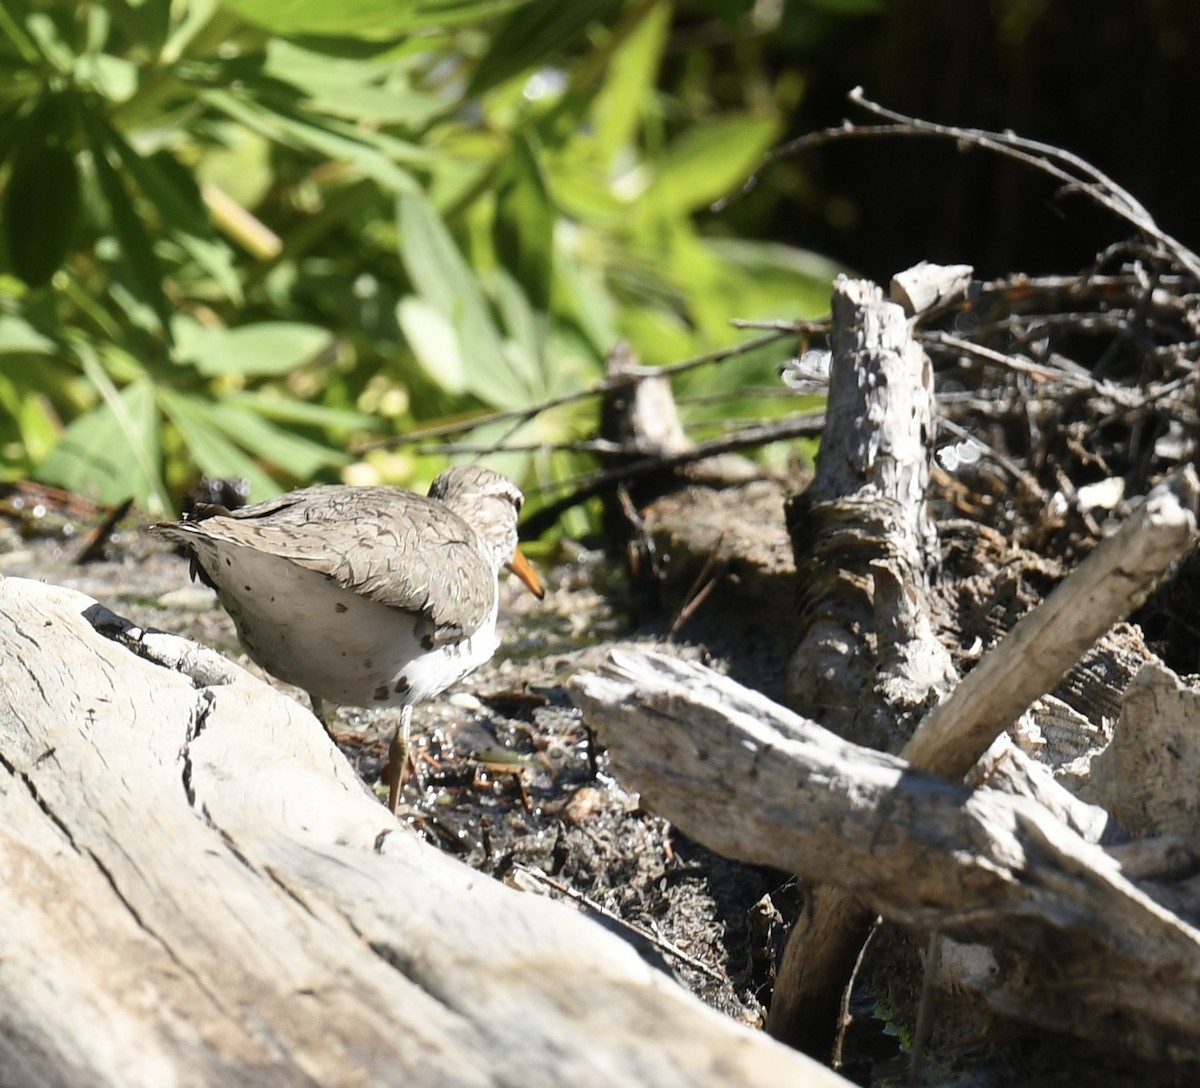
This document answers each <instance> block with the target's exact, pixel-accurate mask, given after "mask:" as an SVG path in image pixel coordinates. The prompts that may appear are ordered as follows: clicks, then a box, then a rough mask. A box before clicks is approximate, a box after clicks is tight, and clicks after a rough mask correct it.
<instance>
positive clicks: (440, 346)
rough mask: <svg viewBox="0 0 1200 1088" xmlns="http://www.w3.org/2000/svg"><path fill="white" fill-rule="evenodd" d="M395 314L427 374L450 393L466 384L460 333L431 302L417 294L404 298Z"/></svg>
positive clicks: (406, 338) (460, 389) (440, 387)
mask: <svg viewBox="0 0 1200 1088" xmlns="http://www.w3.org/2000/svg"><path fill="white" fill-rule="evenodd" d="M396 318H397V320H398V321H399V322H400V328H401V329H402V330H403V332H404V338H405V340H407V341H408V346H409V347H410V348H412V353H413V355H414V356H416V359H417V362H418V363H420V364H421V369H422V370H423V371H425V374H426V376H427V377H428V378H429V380H430V381H432V382H433V383H434V384H435V385H436V386H437V387H438V388H439V389H444V390H445V391H446V392H447V393H461V392H463V390H464V389H465V388H466V375H465V374H464V373H463V370H464V368H463V361H462V355H461V354H460V352H459V350H458V333H457V332H455V331H454V326H453V325H451V324H450V322H449V321H448V320H447V319H446V318H445V317H443V316H442V313H441V311H439V310H438V309H437V308H436V307H435V306H434V305H433V304H432V303H429V302H426V301H425V300H424V299H422V298H417V297H416V296H415V295H409V296H408V297H407V298H402V299H401V300H400V302H399V304H398V305H397V306H396Z"/></svg>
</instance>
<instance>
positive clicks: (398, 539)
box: [152, 487, 496, 642]
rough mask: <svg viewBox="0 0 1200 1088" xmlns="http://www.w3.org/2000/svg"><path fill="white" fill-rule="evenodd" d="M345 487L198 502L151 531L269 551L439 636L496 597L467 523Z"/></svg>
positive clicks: (458, 633) (412, 499)
mask: <svg viewBox="0 0 1200 1088" xmlns="http://www.w3.org/2000/svg"><path fill="white" fill-rule="evenodd" d="M353 490H354V493H353V495H352V496H351V495H347V492H346V489H344V488H337V487H329V488H326V487H316V488H309V489H306V492H293V493H292V495H281V496H279V497H278V498H275V499H269V500H267V501H266V502H262V503H256V504H255V505H253V506H246V507H243V508H242V509H240V510H234V511H227V510H225V509H224V508H221V509H220V511H219V512H214V511H212V510H209V509H203V508H202V509H200V510H198V511H197V520H194V521H190V522H182V523H179V524H175V525H163V526H152V529H154V530H155V531H157V532H160V533H161V534H162V535H164V536H166V537H168V538H169V539H173V540H176V541H179V542H180V543H183V544H185V545H186V544H188V543H189V539H190V538H195V537H207V538H209V539H211V540H217V541H224V542H227V543H230V544H236V545H241V546H243V547H251V548H257V549H259V550H262V551H267V552H270V553H271V554H272V555H277V556H279V557H280V558H281V559H286V560H288V561H290V562H292V563H295V564H296V565H297V566H300V567H304V568H305V569H306V570H311V571H314V572H316V573H317V574H323V575H324V576H325V577H327V578H329V579H331V580H332V581H333V582H335V583H336V584H337V585H339V586H341V587H342V588H343V589H347V590H351V591H352V592H354V593H357V594H359V595H361V596H363V597H366V598H367V599H368V600H371V601H375V602H376V603H378V604H382V605H384V606H386V607H388V608H396V609H400V610H403V611H405V612H414V613H419V614H421V615H424V616H427V617H429V619H430V620H432V621H433V624H434V626H435V628H436V631H437V633H436V635H435V640H436V641H439V642H445V641H454V640H456V639H458V638H461V637H463V636H464V635H469V634H471V633H473V632H474V631H475V630H476V629H477V628H478V627H479V625H480V624H482V623H483V622H484V620H485V619H486V618H487V616H488V614H489V613H490V611H491V608H492V605H493V603H494V601H495V596H496V575H495V572H494V571H493V570H492V569H491V566H490V564H489V563H488V562H487V561H486V559H485V557H484V554H483V552H482V551H481V550H480V547H479V544H478V543H477V537H476V534H475V531H474V530H473V529H472V528H471V527H470V526H469V525H467V523H466V522H465V521H463V519H462V518H460V517H459V516H458V515H457V514H455V513H454V512H453V511H451V510H448V509H446V507H445V506H444V505H442V504H441V503H439V502H435V501H434V500H432V499H429V498H427V497H425V496H424V495H415V494H412V493H411V492H408V491H402V490H401V489H399V488H386V487H370V488H366V487H363V488H354V489H353ZM348 500H349V501H348Z"/></svg>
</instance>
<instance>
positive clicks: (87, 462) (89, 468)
mask: <svg viewBox="0 0 1200 1088" xmlns="http://www.w3.org/2000/svg"><path fill="white" fill-rule="evenodd" d="M158 433H159V432H158V420H157V418H156V413H155V410H154V387H153V385H152V384H151V383H150V382H149V381H141V382H134V383H132V384H130V385H127V386H126V387H125V388H124V389H123V390H121V392H120V394H117V395H115V396H110V397H108V398H107V399H105V400H103V401H102V402H101V403H100V404H99V405H97V406H96V407H95V408H93V409H92V410H91V411H90V412H88V413H86V414H85V415H82V416H79V417H78V418H77V419H75V420H74V421H73V422H72V423H71V424H70V425H69V426H68V427H67V428H66V430H65V431H63V434H62V437H61V438H60V439H59V441H58V444H57V445H56V446H55V447H54V449H53V450H52V451H51V453H50V454H49V456H47V457H46V459H45V460H44V461H42V463H41V464H40V465H39V466H38V471H37V478H38V479H39V480H44V481H45V482H46V483H51V484H56V485H57V486H59V487H62V488H65V489H66V490H68V491H75V492H78V493H79V494H81V495H87V496H89V497H91V498H93V499H96V500H97V501H98V502H104V503H118V502H121V501H123V500H124V499H127V498H129V497H130V496H133V497H134V498H135V499H137V500H138V502H139V503H141V504H142V505H143V506H144V507H146V508H148V509H151V510H157V509H160V508H161V507H162V505H163V503H162V486H161V482H160V480H159V479H158V476H157V472H156V471H155V466H157V464H158V462H159V458H160V452H159V445H158ZM147 469H149V471H147Z"/></svg>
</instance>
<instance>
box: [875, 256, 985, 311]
mask: <svg viewBox="0 0 1200 1088" xmlns="http://www.w3.org/2000/svg"><path fill="white" fill-rule="evenodd" d="M974 275H975V269H974V268H972V267H971V266H970V265H969V264H930V263H929V262H928V261H921V263H920V264H916V265H913V267H912V268H908V269H905V270H904V271H903V272H897V273H896V275H894V276H893V277H892V282H891V284H890V285H889V287H888V297H889V298H891V300H892V301H893V302H898V303H899V304H900V305H901V306H903V307H904V312H905V313H906V314H907V315H908V316H909V317H912V316H913V315H915V314H919V313H923V312H924V311H925V310H930V309H933V307H935V306H941V305H945V304H946V303H949V302H952V301H954V300H955V299H957V298H962V297H963V296H964V295H965V294H966V293H967V289H968V288H969V287H970V286H971V279H972V277H973V276H974Z"/></svg>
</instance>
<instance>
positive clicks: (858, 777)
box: [571, 650, 1200, 1061]
mask: <svg viewBox="0 0 1200 1088" xmlns="http://www.w3.org/2000/svg"><path fill="white" fill-rule="evenodd" d="M571 690H572V695H573V698H575V700H576V702H577V703H578V705H580V706H581V707H582V708H583V710H584V713H585V717H586V720H587V721H588V723H589V725H591V726H592V727H593V728H594V729H596V731H597V736H598V739H599V740H600V741H601V743H603V744H604V745H605V746H606V747H607V748H608V749H609V753H610V756H611V758H612V760H613V764H614V766H615V767H616V768H617V770H618V771H619V773H620V774H621V776H622V779H623V780H624V781H627V782H628V783H629V784H630V785H631V786H633V787H634V788H636V789H638V790H639V791H640V792H641V794H642V797H643V801H644V803H646V804H647V805H648V806H649V807H651V808H652V809H653V810H654V811H656V812H658V813H660V814H661V815H663V816H665V817H666V818H667V819H669V820H670V821H671V822H672V823H673V824H675V825H676V826H678V827H679V828H680V829H681V830H682V831H684V832H685V833H686V834H688V835H690V836H692V837H693V838H695V839H697V840H699V841H700V842H703V843H704V844H705V845H707V846H709V847H710V848H712V849H714V850H716V851H718V852H719V853H722V854H724V855H726V856H730V857H735V858H738V859H739V860H742V861H747V862H753V863H756V864H764V865H771V866H774V867H776V868H779V869H782V870H785V871H787V872H794V873H797V874H799V875H800V877H801V878H802V879H805V880H813V881H820V882H821V884H822V885H823V886H824V887H825V889H826V890H828V891H831V892H836V893H838V894H845V895H848V896H852V897H854V898H856V899H858V900H860V901H862V902H864V903H866V904H868V905H869V906H870V908H871V909H872V910H873V911H878V912H881V913H883V914H884V915H885V916H886V917H888V918H891V919H894V920H897V921H901V922H904V923H906V924H909V925H912V926H916V927H920V928H924V929H936V930H938V931H939V932H940V933H942V934H944V935H946V936H949V937H952V938H954V939H955V940H959V941H970V942H979V943H984V944H987V945H988V946H989V947H990V948H992V949H993V950H994V951H995V953H996V955H997V957H998V960H999V962H1000V963H1001V966H1002V968H1003V969H1002V970H1001V971H1000V973H999V974H998V975H997V976H995V977H993V978H991V979H990V980H988V981H987V987H988V988H987V989H986V990H985V992H984V994H983V996H984V997H985V998H986V1000H987V1001H988V1002H989V1003H990V1004H991V1005H992V1006H993V1007H994V1008H996V1009H997V1010H998V1011H1001V1012H1003V1013H1005V1014H1007V1015H1010V1016H1015V1017H1018V1018H1022V1019H1025V1020H1027V1021H1029V1022H1032V1023H1035V1024H1037V1025H1039V1026H1040V1027H1043V1028H1058V1029H1060V1030H1064V1031H1071V1032H1073V1033H1075V1034H1077V1035H1080V1036H1081V1037H1084V1038H1092V1039H1097V1040H1098V1041H1100V1042H1103V1043H1104V1044H1105V1046H1106V1047H1112V1046H1118V1047H1129V1048H1131V1049H1133V1050H1135V1051H1137V1052H1140V1053H1142V1054H1145V1055H1149V1056H1155V1057H1162V1056H1163V1055H1166V1054H1170V1055H1173V1056H1175V1057H1178V1058H1186V1059H1187V1060H1191V1061H1195V1060H1198V1059H1200V932H1198V931H1197V930H1196V929H1195V928H1193V927H1192V926H1191V925H1189V924H1188V923H1187V922H1186V921H1184V920H1183V919H1181V918H1179V917H1177V916H1176V915H1175V914H1173V913H1172V912H1171V911H1170V910H1169V909H1167V908H1166V907H1165V906H1163V905H1161V904H1160V903H1158V902H1156V901H1155V900H1154V899H1153V898H1151V896H1150V895H1149V894H1147V892H1146V891H1144V890H1142V889H1140V888H1139V887H1137V886H1136V885H1135V884H1133V883H1132V882H1130V881H1129V880H1127V879H1125V878H1124V877H1123V876H1122V874H1121V871H1120V867H1119V864H1118V862H1117V861H1116V860H1114V858H1113V857H1111V856H1109V855H1108V854H1107V853H1106V852H1105V851H1104V850H1103V849H1101V848H1100V847H1098V846H1095V845H1092V844H1090V843H1088V842H1086V841H1085V840H1084V839H1083V838H1082V837H1080V836H1079V835H1077V834H1075V833H1074V832H1072V831H1071V830H1069V829H1068V828H1067V827H1065V826H1064V825H1063V824H1062V823H1060V822H1059V820H1058V819H1057V818H1056V817H1055V815H1054V814H1052V813H1050V812H1049V811H1047V810H1046V809H1044V808H1043V807H1041V806H1040V805H1038V804H1036V803H1035V802H1033V801H1032V800H1030V799H1028V798H1025V797H1012V796H1009V795H1006V794H1003V793H1000V792H998V791H996V790H991V789H978V790H974V791H972V790H970V789H968V788H967V787H965V786H961V785H956V784H952V783H949V782H946V781H945V780H943V779H940V778H936V777H934V776H932V775H927V774H924V773H922V772H920V771H919V770H917V769H916V768H914V767H912V766H911V765H910V764H908V763H907V762H905V761H904V760H902V759H900V758H899V757H896V756H891V755H887V754H885V753H881V752H877V751H874V750H871V749H867V748H861V747H858V746H856V745H853V744H849V743H847V742H846V741H843V740H841V739H840V738H838V737H836V736H834V735H833V734H832V733H830V732H828V731H827V730H825V729H822V728H821V727H820V726H818V725H816V724H815V723H812V722H809V721H806V720H805V719H803V718H801V717H799V716H798V715H796V714H793V713H792V712H791V711H788V710H786V709H785V708H783V707H780V706H778V705H776V704H774V703H772V702H771V701H770V700H768V699H766V698H764V697H763V696H761V695H759V694H758V693H756V692H752V691H749V690H747V689H745V688H742V687H741V686H740V685H738V684H737V683H735V682H734V681H732V680H730V679H729V678H727V677H722V676H719V675H717V674H716V673H714V672H712V671H711V670H708V669H706V668H704V667H703V666H701V665H696V664H692V663H688V662H682V661H679V660H676V659H674V658H669V657H667V656H665V655H662V654H653V653H647V652H643V651H636V650H632V651H621V652H619V653H617V652H614V653H613V655H612V656H611V657H610V659H609V662H608V663H607V664H606V665H605V666H604V667H603V668H602V669H600V670H599V671H598V672H584V673H580V674H577V675H576V677H575V678H574V679H573V681H572V688H571ZM1145 854H1146V851H1145V850H1143V851H1140V852H1139V855H1138V856H1139V857H1144V856H1145ZM1098 979H1103V980H1104V983H1103V985H1098V984H1097V980H1098Z"/></svg>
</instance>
